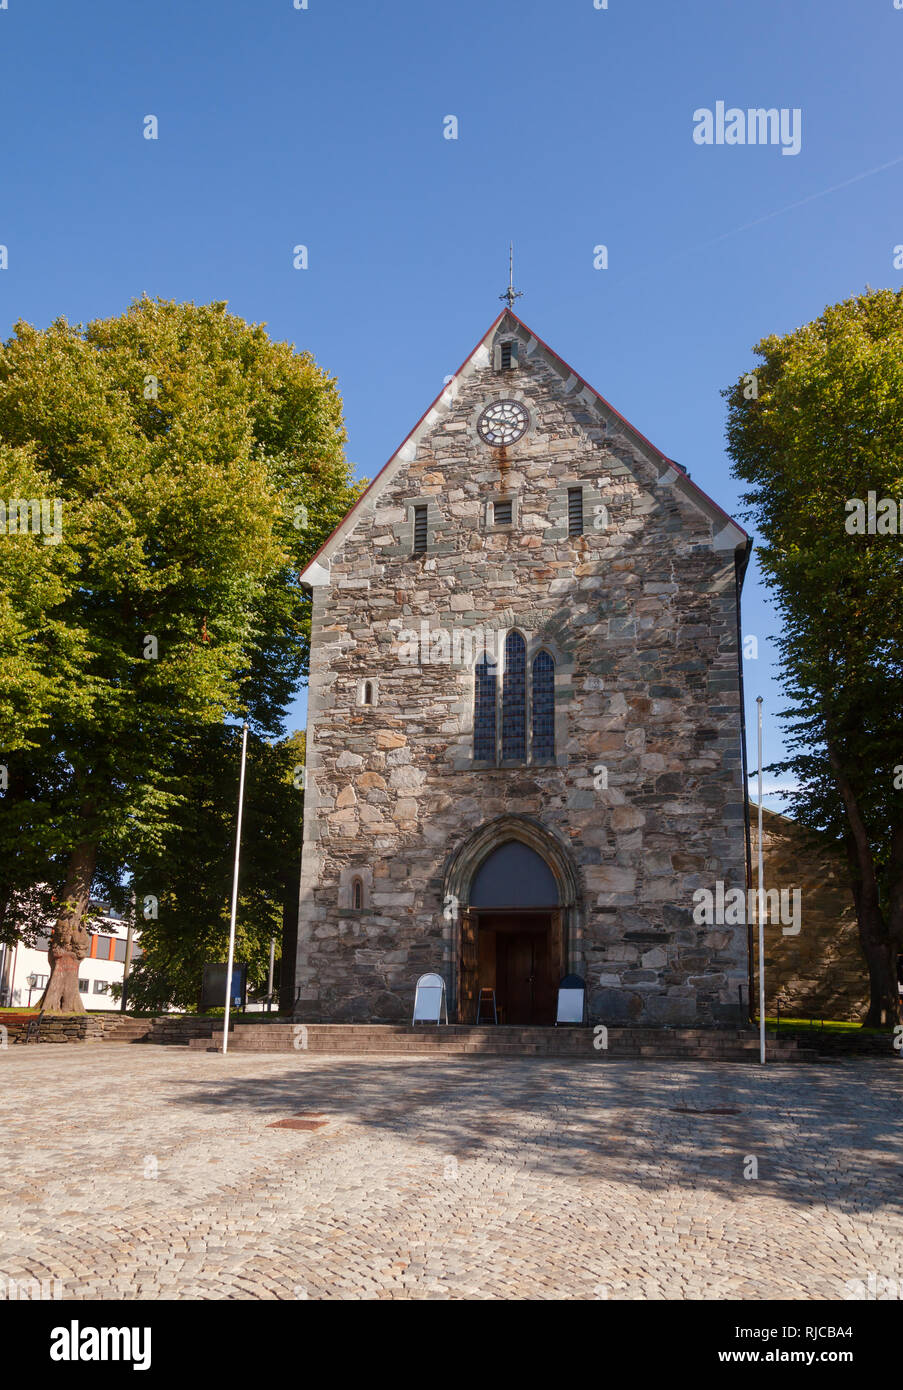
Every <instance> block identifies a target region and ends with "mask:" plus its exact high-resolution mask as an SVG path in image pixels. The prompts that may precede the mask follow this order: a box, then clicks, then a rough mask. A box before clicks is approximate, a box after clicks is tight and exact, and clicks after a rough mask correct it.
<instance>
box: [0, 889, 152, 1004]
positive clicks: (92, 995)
mask: <svg viewBox="0 0 903 1390" xmlns="http://www.w3.org/2000/svg"><path fill="white" fill-rule="evenodd" d="M92 906H93V908H94V910H95V911H99V912H100V914H101V915H100V916H97V917H94V918H93V919H92V921H91V928H92V932H93V935H92V937H91V954H90V955H88V956H86V957H85V958H84V960H83V961H82V962H81V964H80V967H79V972H78V988H79V993H80V994H81V999H82V1003H83V1004H84V1006H85V1008H86V1009H118V1008H119V1007H120V1001H119V1000H118V999H114V998H113V996H112V994H111V992H110V986H111V985H113V984H122V977H123V973H124V969H125V948H126V937H127V935H128V922H127V921H126V920H125V919H124V918H123V917H119V916H117V915H116V914H115V913H112V912H110V911H109V910H105V909H104V908H102V907H101V906H100V905H98V904H92ZM140 936H141V933H140V931H137V930H136V931H135V932H133V934H132V964H133V965H134V963H135V961H137V960H140V959H141V947H140V945H139V944H138V943H139V939H140ZM49 945H50V932H49V930H48V933H47V935H46V936H41V937H38V940H37V942H36V943H35V945H34V946H26V945H25V943H24V942H22V941H19V942H17V944H16V945H15V946H0V1005H4V1006H6V1007H8V1008H9V1007H12V1008H17V1007H18V1008H26V1009H27V1008H28V1007H29V1006H30V1005H33V1004H37V1003H38V1000H39V999H40V998H41V995H42V994H43V992H44V989H45V987H46V985H47V981H48V980H49V978H50V961H49V960H48V957H47V950H48V947H49Z"/></svg>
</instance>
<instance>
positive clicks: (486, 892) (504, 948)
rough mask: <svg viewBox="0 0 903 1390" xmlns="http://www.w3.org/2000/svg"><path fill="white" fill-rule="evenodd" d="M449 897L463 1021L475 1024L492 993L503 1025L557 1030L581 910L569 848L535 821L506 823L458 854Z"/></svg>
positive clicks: (506, 819) (496, 824) (517, 819)
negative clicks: (484, 993) (454, 911)
mask: <svg viewBox="0 0 903 1390" xmlns="http://www.w3.org/2000/svg"><path fill="white" fill-rule="evenodd" d="M446 891H447V893H450V894H451V896H452V898H453V900H454V901H455V902H456V904H457V905H458V913H459V916H458V931H457V933H456V937H455V938H453V940H452V941H451V942H450V946H451V949H452V952H453V955H454V956H456V957H457V971H456V985H457V988H456V1005H457V1017H458V1021H459V1022H461V1023H473V1022H474V1021H475V1020H476V1014H477V1003H478V999H479V993H480V990H481V989H493V990H494V991H495V996H496V1004H497V1006H498V1009H499V1022H500V1023H505V1024H521V1025H529V1024H543V1025H551V1024H552V1023H554V1018H555V1001H556V998H557V990H558V984H559V981H560V979H561V977H562V975H564V974H566V973H567V971H568V969H569V955H570V954H571V952H570V950H569V944H570V938H571V935H572V930H573V917H574V909H575V905H576V876H575V874H574V871H573V868H572V866H571V865H570V862H569V856H567V854H566V852H565V851H564V850H563V848H562V847H561V846H560V845H559V844H558V843H557V841H555V840H554V839H553V838H552V837H551V836H550V835H549V834H548V832H547V831H545V830H544V829H543V828H542V827H541V826H539V825H538V824H536V823H535V822H533V821H532V820H531V819H529V818H527V817H516V816H510V817H504V818H502V819H501V820H500V821H499V822H494V823H492V824H490V825H489V826H486V827H482V828H481V829H480V830H479V831H477V832H475V834H474V835H473V836H472V837H471V838H470V840H469V841H468V842H467V843H466V844H465V845H464V846H462V848H461V849H460V850H459V851H458V852H457V854H456V855H455V856H454V858H453V860H452V863H451V865H450V868H449V871H448V873H447V874H446ZM448 901H449V897H448V896H447V897H446V902H448Z"/></svg>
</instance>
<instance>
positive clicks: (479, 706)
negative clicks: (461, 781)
mask: <svg viewBox="0 0 903 1390" xmlns="http://www.w3.org/2000/svg"><path fill="white" fill-rule="evenodd" d="M496 685H497V676H496V670H495V662H494V661H490V660H489V658H488V657H487V656H484V657H483V659H482V660H481V661H478V662H477V666H476V682H475V686H474V719H473V756H474V758H476V759H483V760H485V761H487V762H493V763H494V762H495V757H496V753H495V743H496V730H495V692H496Z"/></svg>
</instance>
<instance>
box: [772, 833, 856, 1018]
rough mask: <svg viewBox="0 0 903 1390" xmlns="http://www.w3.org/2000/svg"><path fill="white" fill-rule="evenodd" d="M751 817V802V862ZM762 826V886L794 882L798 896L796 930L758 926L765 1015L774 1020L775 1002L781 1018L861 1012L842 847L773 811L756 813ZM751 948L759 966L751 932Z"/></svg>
mask: <svg viewBox="0 0 903 1390" xmlns="http://www.w3.org/2000/svg"><path fill="white" fill-rule="evenodd" d="M756 816H757V810H756V808H755V807H753V809H752V843H753V865H754V866H755V863H756V858H757V855H758V824H757V820H756ZM762 828H763V836H762V839H763V844H764V850H765V854H764V867H765V884H766V887H773V886H780V887H782V888H799V889H800V890H801V894H802V897H801V900H800V906H801V913H800V930H799V933H798V934H797V935H787V936H785V935H784V933H783V930H782V928H781V926H780V925H778V924H772V923H766V926H765V1012H766V1015H767V1016H768V1017H771V1018H773V1017H774V1016H775V1014H776V1012H777V1007H778V1003H779V1002H780V1007H781V1016H782V1017H787V1018H829V1019H844V1020H847V1021H850V1022H852V1021H857V1020H859V1019H862V1018H864V1017H865V1015H866V1013H867V1011H868V1003H869V977H868V967H867V965H866V962H865V957H864V956H863V954H862V948H861V947H860V945H859V927H858V924H857V921H856V910H855V908H854V906H853V898H852V894H851V892H850V887H849V881H848V877H847V866H846V862H845V859H844V855H843V850H842V849H840V848H838V847H837V846H836V845H833V844H832V843H831V842H830V841H829V840H828V839H826V838H825V837H824V836H822V835H817V834H815V833H813V832H812V831H809V830H806V829H805V828H804V827H803V826H801V825H797V824H796V822H794V821H792V820H789V819H788V818H787V817H786V816H780V815H776V814H775V813H774V812H773V811H769V810H764V811H763V813H762ZM753 881H754V882H755V879H754V880H753ZM753 949H754V959H755V968H756V971H758V955H759V953H758V932H755V933H754V935H753Z"/></svg>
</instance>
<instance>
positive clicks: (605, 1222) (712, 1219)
mask: <svg viewBox="0 0 903 1390" xmlns="http://www.w3.org/2000/svg"><path fill="white" fill-rule="evenodd" d="M901 1096H903V1066H901V1065H900V1064H899V1063H896V1062H894V1061H890V1062H887V1063H882V1062H881V1061H871V1060H862V1061H847V1062H840V1063H825V1064H823V1065H818V1066H777V1065H775V1066H771V1067H769V1068H767V1069H766V1070H765V1071H764V1073H763V1072H761V1071H760V1070H759V1069H758V1068H757V1067H748V1066H744V1065H728V1064H706V1063H693V1064H688V1063H668V1062H662V1063H658V1062H654V1061H648V1062H645V1061H644V1062H632V1061H624V1062H611V1061H603V1060H601V1059H598V1060H597V1059H595V1058H594V1059H592V1060H587V1061H585V1062H582V1061H577V1062H573V1061H555V1060H546V1059H539V1058H524V1059H519V1060H516V1061H512V1060H509V1059H485V1060H481V1061H473V1060H471V1059H467V1060H449V1059H446V1060H444V1061H442V1060H432V1059H422V1058H418V1059H416V1060H408V1059H405V1058H385V1057H382V1058H380V1057H371V1058H361V1059H357V1058H355V1059H349V1058H347V1057H332V1058H330V1057H312V1056H309V1055H305V1054H304V1053H298V1054H297V1055H293V1056H285V1055H274V1056H260V1055H257V1056H248V1055H244V1056H242V1055H239V1054H235V1055H232V1056H229V1057H228V1058H227V1059H225V1060H224V1059H223V1058H222V1057H219V1056H217V1055H215V1054H208V1053H199V1054H196V1055H192V1054H190V1053H188V1052H187V1051H183V1050H182V1049H179V1048H171V1047H149V1046H125V1045H122V1046H120V1045H114V1044H96V1045H92V1046H82V1047H64V1046H57V1045H52V1044H41V1045H39V1046H36V1047H35V1046H32V1047H28V1048H26V1047H10V1048H9V1049H7V1050H6V1051H4V1052H0V1276H2V1278H3V1279H4V1280H7V1281H8V1280H9V1279H19V1280H21V1279H25V1278H29V1277H30V1278H34V1279H37V1280H41V1279H49V1280H54V1279H58V1280H60V1281H61V1286H62V1297H64V1298H81V1299H98V1298H139V1299H148V1298H173V1297H180V1298H189V1299H191V1298H198V1299H200V1298H280V1299H291V1298H310V1299H317V1298H329V1299H336V1298H440V1299H441V1298H455V1299H457V1298H579V1299H594V1298H612V1299H619V1298H744V1299H758V1298H772V1297H774V1298H794V1299H807V1298H822V1297H825V1298H831V1299H843V1298H845V1297H848V1296H849V1291H848V1289H847V1287H846V1286H847V1281H849V1280H857V1279H858V1280H861V1281H862V1282H863V1284H865V1283H866V1282H867V1281H868V1278H869V1274H870V1273H871V1274H872V1275H874V1276H875V1277H877V1278H893V1279H896V1280H899V1281H900V1282H901V1286H903V1202H901V1196H903V1183H901V1158H903V1123H901V1121H903V1100H901ZM676 1107H683V1109H684V1110H690V1111H707V1110H708V1111H710V1110H719V1109H720V1110H736V1111H737V1112H738V1113H736V1114H692V1113H689V1114H688V1113H680V1112H679V1111H678V1110H677V1109H676ZM318 1112H319V1113H321V1114H322V1118H323V1119H325V1120H327V1121H328V1123H327V1124H326V1125H325V1126H323V1127H322V1128H318V1129H313V1130H298V1129H286V1128H270V1127H269V1126H270V1124H271V1123H272V1122H273V1121H278V1120H282V1119H285V1118H288V1117H292V1116H298V1115H306V1116H311V1115H316V1114H317V1113H318ZM756 1165H757V1166H758V1177H752V1176H749V1177H746V1176H744V1172H746V1173H752V1171H754V1169H755V1166H756ZM51 1287H52V1286H51ZM873 1287H874V1284H873ZM881 1287H886V1286H881Z"/></svg>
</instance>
